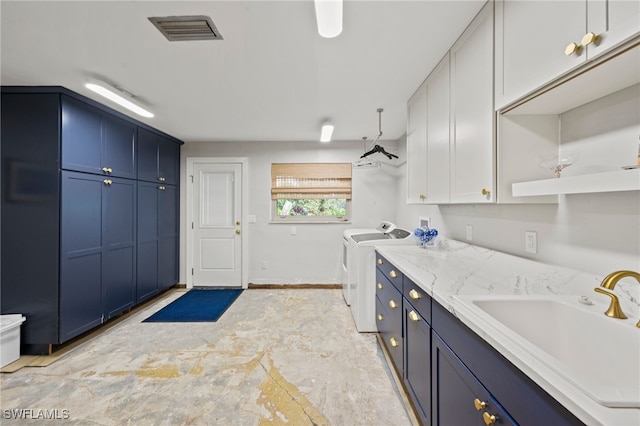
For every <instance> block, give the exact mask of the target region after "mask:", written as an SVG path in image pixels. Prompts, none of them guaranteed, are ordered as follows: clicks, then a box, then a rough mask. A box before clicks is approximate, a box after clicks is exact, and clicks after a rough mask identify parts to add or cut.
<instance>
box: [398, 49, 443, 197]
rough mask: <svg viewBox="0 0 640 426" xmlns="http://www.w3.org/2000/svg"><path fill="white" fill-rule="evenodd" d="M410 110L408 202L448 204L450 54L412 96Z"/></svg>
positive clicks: (409, 103) (409, 104) (408, 131)
mask: <svg viewBox="0 0 640 426" xmlns="http://www.w3.org/2000/svg"><path fill="white" fill-rule="evenodd" d="M407 107H408V111H407V112H408V130H407V176H408V177H407V203H409V204H417V203H419V204H445V203H448V202H449V54H448V53H447V55H445V57H444V58H443V59H442V60H441V61H440V63H439V64H438V65H437V66H436V68H435V69H434V70H433V71H432V72H431V74H429V77H427V79H426V80H425V82H424V83H423V84H422V85H421V86H420V88H419V89H418V91H417V92H416V93H415V94H414V95H413V96H412V97H411V99H410V100H409V102H408V106H407Z"/></svg>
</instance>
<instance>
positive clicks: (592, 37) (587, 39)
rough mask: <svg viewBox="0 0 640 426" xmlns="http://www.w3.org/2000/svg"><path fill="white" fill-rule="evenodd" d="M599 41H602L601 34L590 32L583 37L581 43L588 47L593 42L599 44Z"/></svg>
mask: <svg viewBox="0 0 640 426" xmlns="http://www.w3.org/2000/svg"><path fill="white" fill-rule="evenodd" d="M599 41H600V36H599V35H597V34H594V33H591V32H589V33H586V34H585V35H584V37H582V41H581V44H582V45H583V46H585V47H586V46H588V45H590V44H591V43H595V44H598V42H599Z"/></svg>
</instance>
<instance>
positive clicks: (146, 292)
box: [136, 182, 160, 302]
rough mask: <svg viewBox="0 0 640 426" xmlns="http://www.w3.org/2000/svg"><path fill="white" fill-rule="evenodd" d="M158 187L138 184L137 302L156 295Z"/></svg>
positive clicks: (149, 184) (150, 184)
mask: <svg viewBox="0 0 640 426" xmlns="http://www.w3.org/2000/svg"><path fill="white" fill-rule="evenodd" d="M158 186H159V185H158V184H155V183H151V182H138V249H137V250H138V253H137V264H138V268H137V275H138V280H137V287H136V301H138V302H141V301H143V300H145V299H148V298H149V297H151V296H153V295H155V294H157V293H158V193H159V192H160V191H159V189H158Z"/></svg>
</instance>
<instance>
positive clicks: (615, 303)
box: [593, 287, 627, 319]
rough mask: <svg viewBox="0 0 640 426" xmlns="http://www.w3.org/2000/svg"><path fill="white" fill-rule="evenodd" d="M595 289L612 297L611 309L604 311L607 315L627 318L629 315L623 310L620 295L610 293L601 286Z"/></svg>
mask: <svg viewBox="0 0 640 426" xmlns="http://www.w3.org/2000/svg"><path fill="white" fill-rule="evenodd" d="M593 290H594V291H595V292H596V293H600V294H605V295H607V296H609V297H610V298H611V304H610V305H609V309H607V310H606V311H605V312H604V314H605V315H606V316H608V317H611V318H618V319H627V316H626V315H625V314H624V312H622V308H621V307H620V300H619V299H618V296H616V295H615V294H613V293H609V292H608V291H605V290H603V289H601V288H600V287H596V288H594V289H593Z"/></svg>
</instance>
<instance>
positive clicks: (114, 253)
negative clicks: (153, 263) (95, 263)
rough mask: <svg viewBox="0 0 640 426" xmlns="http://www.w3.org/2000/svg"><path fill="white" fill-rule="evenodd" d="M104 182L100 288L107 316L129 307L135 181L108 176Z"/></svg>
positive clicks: (131, 300)
mask: <svg viewBox="0 0 640 426" xmlns="http://www.w3.org/2000/svg"><path fill="white" fill-rule="evenodd" d="M104 180H107V181H108V182H109V183H108V184H107V185H104V186H103V189H102V192H103V206H104V207H103V212H104V215H103V228H102V240H103V260H102V288H103V298H104V305H105V306H104V312H105V314H106V317H107V318H111V317H113V316H114V315H118V314H120V313H122V312H124V311H125V310H127V309H129V308H131V307H132V306H133V303H134V299H135V284H136V262H135V258H136V256H135V254H136V193H137V186H136V182H135V181H133V180H129V179H119V178H111V177H109V178H107V179H104Z"/></svg>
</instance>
